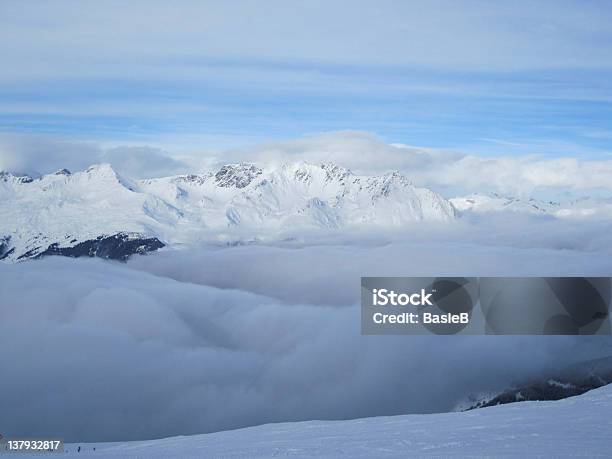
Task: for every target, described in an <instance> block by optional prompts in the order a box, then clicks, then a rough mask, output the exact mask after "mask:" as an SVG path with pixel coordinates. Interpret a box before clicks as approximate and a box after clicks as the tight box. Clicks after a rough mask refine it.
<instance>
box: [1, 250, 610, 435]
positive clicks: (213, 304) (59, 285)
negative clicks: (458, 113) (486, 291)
mask: <svg viewBox="0 0 612 459" xmlns="http://www.w3.org/2000/svg"><path fill="white" fill-rule="evenodd" d="M313 266H317V269H316V270H313ZM611 268H612V266H611V265H610V262H609V259H608V258H601V257H599V258H598V257H596V256H594V255H593V254H591V255H589V254H580V253H574V252H558V253H553V252H552V251H550V250H548V251H547V250H541V249H539V250H517V249H503V248H497V249H487V248H483V247H480V248H478V247H476V246H469V245H468V246H466V245H465V244H464V245H460V244H459V245H448V244H435V245H433V244H431V245H426V244H420V243H419V244H396V245H391V246H385V247H364V246H362V247H352V248H351V247H333V246H332V247H329V246H328V247H323V246H322V247H311V248H302V249H280V248H269V247H239V248H233V249H224V250H212V251H210V250H203V251H200V252H192V253H190V254H185V253H182V252H168V253H166V254H163V253H160V254H159V255H157V256H151V257H142V258H137V259H134V261H133V262H132V263H130V264H128V265H127V266H126V265H121V264H116V263H108V262H102V261H99V260H82V259H79V260H70V259H63V258H50V259H45V260H41V261H37V262H26V263H20V264H16V265H0V346H1V347H2V349H4V350H5V352H2V353H0V365H1V366H2V368H10V371H6V372H5V373H4V374H3V377H2V379H0V394H3V395H2V405H3V410H1V411H0V424H1V425H2V428H3V434H5V435H7V436H33V435H37V436H58V437H62V438H65V439H66V440H68V441H87V440H89V441H94V440H97V441H104V440H121V439H123V440H127V439H143V438H155V437H163V436H169V435H177V434H190V433H201V432H208V431H216V430H221V429H230V428H236V427H241V426H246V425H253V424H260V423H265V422H275V421H286V420H302V419H343V418H352V417H363V416H375V415H388V414H399V413H415V412H431V411H442V410H448V409H452V408H453V406H454V404H455V403H456V402H457V401H459V400H462V399H463V398H464V397H466V396H467V395H468V394H475V393H479V392H480V391H487V390H494V389H496V388H500V387H504V386H505V385H506V384H508V383H509V382H510V381H513V380H515V379H516V378H521V377H526V376H530V375H534V374H536V373H537V372H538V371H540V370H541V369H543V368H547V367H551V366H557V365H561V366H564V365H566V364H568V363H571V361H573V360H579V359H582V358H588V357H594V356H598V355H603V354H606V353H609V352H610V341H609V340H606V339H601V337H594V339H589V338H588V337H578V338H571V337H565V338H563V337H531V338H529V337H376V336H374V337H366V336H361V335H360V331H359V325H360V320H359V308H358V307H357V306H356V301H357V295H358V292H359V276H360V275H366V274H377V275H385V274H387V275H393V274H395V275H410V274H419V275H426V274H428V273H435V274H440V273H441V272H444V273H457V272H459V271H461V272H462V273H475V272H478V273H479V274H492V273H506V274H508V273H515V274H521V275H525V274H527V273H535V274H548V275H554V274H563V273H567V272H572V270H575V271H580V272H581V273H585V274H586V273H591V274H607V273H609V272H610V269H611ZM142 270H147V271H151V272H155V273H157V276H153V275H152V274H149V273H147V272H143V271H142ZM176 279H178V280H176ZM595 338H598V339H595ZM26 400H27V403H25V402H24V401H26Z"/></svg>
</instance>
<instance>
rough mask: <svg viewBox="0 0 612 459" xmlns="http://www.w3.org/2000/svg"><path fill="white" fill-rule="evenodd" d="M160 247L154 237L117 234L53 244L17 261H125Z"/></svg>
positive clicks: (32, 251) (31, 251)
mask: <svg viewBox="0 0 612 459" xmlns="http://www.w3.org/2000/svg"><path fill="white" fill-rule="evenodd" d="M162 247H164V243H162V242H161V241H160V240H159V239H157V238H154V237H153V238H147V237H144V236H141V235H134V234H128V233H118V234H114V235H112V236H98V237H97V238H96V239H91V240H88V241H83V242H79V243H78V244H76V245H74V246H71V247H60V246H59V244H58V243H53V244H51V245H49V247H47V248H46V249H45V250H44V251H39V250H37V249H34V250H30V251H28V252H26V253H24V254H23V255H21V256H20V257H19V258H18V259H24V258H41V257H45V256H49V255H61V256H64V257H72V258H77V257H99V258H105V259H109V260H120V261H126V260H127V259H128V258H129V257H130V256H131V255H134V254H144V253H147V252H152V251H155V250H157V249H160V248H162Z"/></svg>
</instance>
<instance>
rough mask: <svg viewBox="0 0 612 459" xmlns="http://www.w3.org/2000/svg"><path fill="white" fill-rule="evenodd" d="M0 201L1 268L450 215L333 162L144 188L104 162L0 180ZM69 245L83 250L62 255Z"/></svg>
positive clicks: (433, 198)
mask: <svg viewBox="0 0 612 459" xmlns="http://www.w3.org/2000/svg"><path fill="white" fill-rule="evenodd" d="M0 199H1V201H0V213H1V214H2V215H3V217H4V218H3V219H2V222H0V240H1V241H2V244H1V245H0V259H5V260H8V261H16V260H21V259H27V258H37V257H40V256H45V255H49V254H60V255H62V254H68V253H70V254H73V255H74V254H81V253H83V254H84V255H86V256H100V254H99V253H104V254H106V255H105V256H104V257H105V258H118V259H126V258H127V257H128V256H129V255H131V253H127V252H125V253H121V252H118V253H116V254H115V252H116V251H117V250H118V247H115V246H113V249H112V250H110V249H109V248H108V247H106V248H105V249H104V250H102V251H99V250H98V249H97V248H96V247H98V246H99V244H98V245H96V243H95V241H100V240H104V241H107V242H109V243H112V244H115V243H117V244H119V243H121V241H125V240H126V237H128V236H126V235H129V240H130V241H134V240H135V239H139V238H140V239H141V240H142V242H143V243H142V244H138V243H135V244H132V243H130V244H127V245H129V246H130V247H131V246H134V247H135V249H134V250H136V249H138V251H137V252H134V253H144V252H147V251H150V250H156V249H158V248H161V247H163V246H165V245H173V244H197V243H199V242H202V241H203V240H206V238H210V237H211V235H213V236H214V235H215V234H217V235H223V234H225V233H228V232H229V233H232V232H237V231H239V232H240V233H241V234H242V233H246V234H251V235H257V234H264V235H266V236H268V235H274V234H279V233H281V232H283V231H287V230H293V229H296V228H297V229H301V228H303V229H305V230H317V229H325V230H336V229H340V228H353V227H375V228H389V227H392V228H402V227H409V226H411V225H414V224H418V223H419V222H449V221H452V220H454V219H455V217H456V212H455V208H454V206H453V205H452V204H451V203H450V201H448V200H447V199H445V198H443V197H442V196H441V195H439V194H438V193H436V192H434V191H432V190H430V189H427V188H420V187H416V186H415V185H414V184H413V183H412V181H410V180H409V179H408V177H406V176H404V175H402V174H401V173H399V172H397V171H395V172H390V173H387V174H383V175H378V176H364V175H356V174H354V173H353V172H351V171H350V170H349V169H346V168H343V167H341V166H338V165H336V164H333V163H322V164H311V163H306V162H295V163H284V164H280V165H267V166H265V167H259V166H256V165H255V164H252V163H233V164H226V165H223V166H222V167H221V168H219V169H218V170H216V171H213V172H205V173H201V174H185V175H175V176H169V177H161V178H152V179H143V180H133V179H130V178H127V177H124V176H122V175H121V174H118V173H117V172H116V171H115V170H114V169H113V167H112V166H111V165H110V164H104V163H103V164H95V165H92V166H90V167H89V168H87V169H85V170H84V171H78V172H74V173H72V172H70V171H68V170H67V169H60V170H59V171H57V172H55V173H52V174H46V175H43V176H40V177H38V178H33V177H30V176H27V175H22V176H18V175H14V174H11V173H8V172H1V173H0ZM78 244H85V246H83V247H88V249H87V250H68V249H70V248H74V247H75V246H76V245H78ZM122 244H123V245H122V246H126V244H124V243H122ZM91 254H93V255H91ZM109 254H115V255H112V256H110V255H109ZM73 255H70V256H73ZM75 256H76V255H75Z"/></svg>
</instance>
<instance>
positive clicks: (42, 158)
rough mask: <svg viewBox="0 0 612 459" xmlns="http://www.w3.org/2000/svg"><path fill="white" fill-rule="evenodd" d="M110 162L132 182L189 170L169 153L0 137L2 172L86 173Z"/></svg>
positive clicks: (52, 139) (43, 138)
mask: <svg viewBox="0 0 612 459" xmlns="http://www.w3.org/2000/svg"><path fill="white" fill-rule="evenodd" d="M102 162H108V163H111V164H112V165H113V167H114V168H115V169H116V170H117V171H118V172H119V173H121V174H125V175H126V176H128V177H133V178H145V177H159V176H166V175H173V174H178V173H182V172H186V171H188V170H189V167H188V166H187V165H186V164H185V163H183V162H182V161H180V160H178V159H175V158H172V157H171V156H170V155H169V154H168V153H167V152H165V151H163V150H161V149H159V148H153V147H147V146H138V147H137V146H115V147H108V148H104V147H102V146H100V145H99V144H98V143H96V142H85V141H75V140H67V139H65V138H61V137H53V136H43V135H25V134H0V170H8V171H13V172H19V173H27V174H32V175H38V174H48V173H52V172H55V171H57V170H59V169H64V168H65V169H69V170H71V171H79V170H84V169H86V168H87V167H89V166H91V165H92V164H97V163H102Z"/></svg>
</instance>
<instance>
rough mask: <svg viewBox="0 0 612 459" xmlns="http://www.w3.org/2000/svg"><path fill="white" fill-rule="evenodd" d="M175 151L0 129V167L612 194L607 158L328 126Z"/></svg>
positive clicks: (454, 190)
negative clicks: (335, 172) (300, 164)
mask: <svg viewBox="0 0 612 459" xmlns="http://www.w3.org/2000/svg"><path fill="white" fill-rule="evenodd" d="M188 150H189V149H188V148H186V147H183V152H182V153H181V154H180V155H176V154H173V153H171V152H168V151H166V150H162V149H159V148H156V147H149V146H139V145H136V144H131V145H121V144H115V145H112V146H101V145H100V144H98V143H95V142H84V141H72V140H68V139H64V138H58V137H50V136H31V135H18V134H3V135H0V170H13V171H20V172H27V173H50V172H54V171H56V170H58V169H61V168H68V169H71V170H82V169H85V168H87V167H88V166H90V165H91V164H95V163H100V162H108V163H111V164H112V165H113V167H115V169H116V170H117V171H118V172H120V173H122V174H124V175H126V176H128V177H133V178H146V177H160V176H165V175H166V176H167V175H175V174H180V173H188V172H201V171H202V170H210V169H215V168H216V167H219V166H220V165H222V164H227V163H230V162H238V161H247V162H255V163H260V164H262V165H265V164H270V163H278V162H293V161H307V162H312V163H315V164H318V163H323V162H334V163H337V164H339V165H341V166H343V167H347V168H349V169H351V170H353V172H355V173H362V174H366V175H370V174H383V173H387V172H390V171H393V170H399V171H401V172H402V173H404V174H405V175H406V176H408V177H410V178H411V179H412V180H413V182H414V183H415V184H417V185H420V186H427V187H429V188H432V189H433V190H435V191H438V192H441V193H443V194H445V195H446V196H449V197H450V196H456V195H459V194H465V193H469V192H478V191H498V192H503V193H508V194H512V195H520V196H528V195H531V194H547V193H548V194H549V193H563V192H570V193H575V194H585V193H589V192H592V191H593V190H596V191H603V192H604V193H612V160H608V159H601V160H590V159H579V158H575V157H574V158H572V157H557V158H555V157H550V156H543V155H512V156H503V155H501V156H482V155H481V156H479V155H474V154H467V153H461V152H457V151H447V150H436V149H431V148H419V147H410V146H406V145H394V144H389V143H386V142H384V141H383V140H382V139H381V138H379V137H377V136H375V135H373V134H369V133H365V132H356V131H341V132H330V133H323V134H318V135H309V136H304V137H300V138H297V139H291V140H284V141H273V142H267V143H263V144H258V145H255V146H252V147H246V148H239V149H232V150H216V151H193V150H192V151H191V152H190V153H186V151H188Z"/></svg>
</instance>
